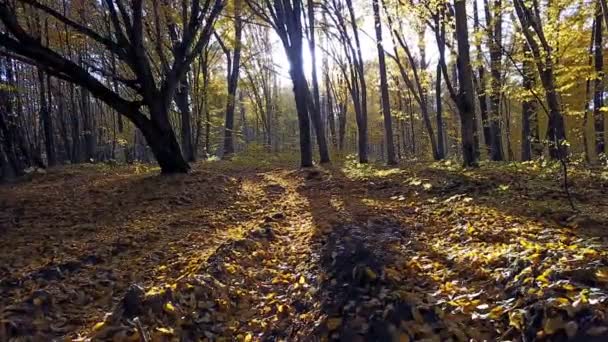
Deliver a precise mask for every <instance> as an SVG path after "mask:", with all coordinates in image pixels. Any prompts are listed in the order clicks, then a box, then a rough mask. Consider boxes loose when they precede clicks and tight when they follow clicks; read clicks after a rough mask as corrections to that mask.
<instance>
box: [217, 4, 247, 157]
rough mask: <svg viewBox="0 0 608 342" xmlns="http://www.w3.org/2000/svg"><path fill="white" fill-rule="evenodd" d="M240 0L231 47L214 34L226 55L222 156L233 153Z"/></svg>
mask: <svg viewBox="0 0 608 342" xmlns="http://www.w3.org/2000/svg"><path fill="white" fill-rule="evenodd" d="M241 1H242V0H235V1H234V20H233V22H234V27H233V29H234V37H233V38H232V43H233V45H234V47H233V49H232V50H230V48H229V47H228V46H227V45H226V44H225V43H224V42H223V41H222V39H221V37H220V36H219V35H218V34H216V37H217V39H218V41H219V43H220V46H221V47H222V50H223V51H224V54H225V55H226V64H227V65H226V70H227V76H226V81H227V84H228V99H227V101H226V115H225V123H224V158H226V157H230V155H232V154H233V153H234V134H233V132H234V109H235V104H236V92H237V88H238V83H239V70H240V67H241V50H242V41H241V40H242V36H243V19H242V15H243V13H242V11H241V7H242V4H241Z"/></svg>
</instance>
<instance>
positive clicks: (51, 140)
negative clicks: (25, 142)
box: [38, 68, 57, 167]
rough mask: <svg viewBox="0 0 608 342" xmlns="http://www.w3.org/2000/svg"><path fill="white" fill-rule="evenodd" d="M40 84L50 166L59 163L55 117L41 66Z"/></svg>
mask: <svg viewBox="0 0 608 342" xmlns="http://www.w3.org/2000/svg"><path fill="white" fill-rule="evenodd" d="M38 84H39V87H38V89H39V95H40V120H41V121H42V127H43V130H44V148H45V151H46V162H47V165H48V166H49V167H52V166H55V165H56V164H57V158H56V155H55V134H54V129H53V119H52V117H51V111H50V108H49V106H48V102H47V96H46V95H47V92H46V88H45V84H44V74H43V72H42V69H41V68H38Z"/></svg>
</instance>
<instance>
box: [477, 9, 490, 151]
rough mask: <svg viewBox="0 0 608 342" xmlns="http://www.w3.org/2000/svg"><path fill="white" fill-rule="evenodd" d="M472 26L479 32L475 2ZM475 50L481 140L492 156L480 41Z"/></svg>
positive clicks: (484, 71) (484, 70)
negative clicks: (481, 131) (482, 139)
mask: <svg viewBox="0 0 608 342" xmlns="http://www.w3.org/2000/svg"><path fill="white" fill-rule="evenodd" d="M473 25H474V27H475V32H479V14H478V11H477V1H473ZM475 48H476V50H477V63H478V65H477V77H478V82H477V100H478V101H479V112H480V114H481V126H482V130H483V138H484V142H485V146H486V150H487V153H488V155H491V154H492V152H491V151H492V133H491V131H490V120H489V118H488V98H487V94H486V79H485V73H486V69H485V66H484V64H483V51H482V49H481V41H480V40H479V39H477V40H476V43H475Z"/></svg>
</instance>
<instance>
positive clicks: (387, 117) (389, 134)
mask: <svg viewBox="0 0 608 342" xmlns="http://www.w3.org/2000/svg"><path fill="white" fill-rule="evenodd" d="M372 7H373V10H374V24H375V28H376V47H377V48H378V66H379V68H380V92H381V94H382V116H383V118H384V141H385V143H384V145H385V146H386V163H387V164H388V165H395V164H397V159H396V158H395V143H394V139H393V121H392V118H391V106H390V100H389V94H388V80H387V77H386V60H385V56H384V47H383V46H382V23H381V22H380V6H379V5H378V0H372Z"/></svg>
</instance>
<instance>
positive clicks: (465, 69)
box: [454, 0, 477, 166]
mask: <svg viewBox="0 0 608 342" xmlns="http://www.w3.org/2000/svg"><path fill="white" fill-rule="evenodd" d="M454 12H455V13H454V16H455V19H456V37H457V41H458V83H459V85H460V86H459V87H458V111H459V112H460V123H461V128H460V130H461V134H462V137H461V140H462V157H463V163H464V165H465V166H477V153H476V152H475V106H474V104H473V79H472V76H473V75H472V70H471V58H470V55H469V31H468V28H467V12H466V3H465V1H464V0H454Z"/></svg>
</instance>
